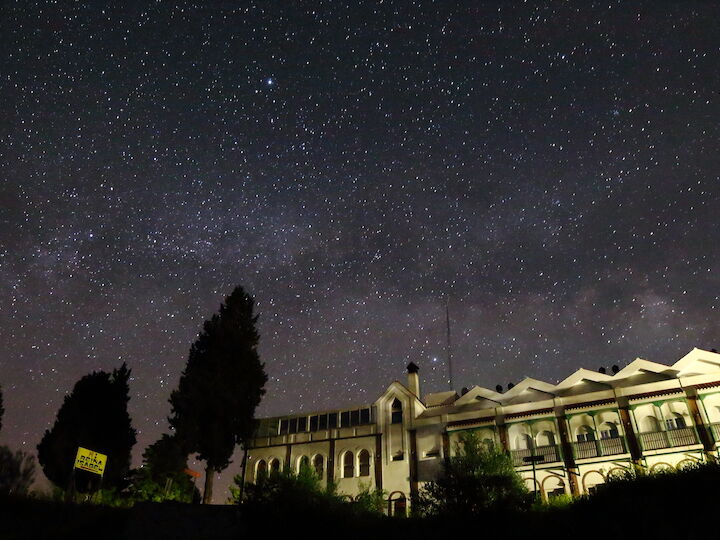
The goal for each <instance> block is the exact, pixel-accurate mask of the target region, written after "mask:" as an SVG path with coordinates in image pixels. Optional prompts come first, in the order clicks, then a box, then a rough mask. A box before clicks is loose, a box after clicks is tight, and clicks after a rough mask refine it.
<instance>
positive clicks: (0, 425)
mask: <svg viewBox="0 0 720 540" xmlns="http://www.w3.org/2000/svg"><path fill="white" fill-rule="evenodd" d="M4 412H5V409H3V400H2V386H0V431H2V417H3V413H4Z"/></svg>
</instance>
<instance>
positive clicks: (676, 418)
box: [665, 413, 686, 429]
mask: <svg viewBox="0 0 720 540" xmlns="http://www.w3.org/2000/svg"><path fill="white" fill-rule="evenodd" d="M685 425H686V424H685V418H683V416H682V415H681V414H678V413H673V416H672V418H668V419H667V420H665V427H667V429H682V428H684V427H685Z"/></svg>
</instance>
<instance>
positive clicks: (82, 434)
mask: <svg viewBox="0 0 720 540" xmlns="http://www.w3.org/2000/svg"><path fill="white" fill-rule="evenodd" d="M129 377H130V370H129V369H128V368H127V366H126V365H125V364H124V363H123V365H122V366H121V367H120V368H119V369H115V370H113V372H112V374H110V373H106V372H104V371H98V372H93V373H91V374H89V375H85V376H84V377H83V378H81V379H80V380H79V381H78V382H77V383H76V384H75V387H74V388H73V391H72V392H71V393H70V394H69V395H67V396H65V400H64V401H63V404H62V406H61V407H60V410H59V411H58V414H57V418H56V420H55V424H54V425H53V427H52V429H50V430H46V431H45V435H44V436H43V438H42V440H41V441H40V444H39V445H38V447H37V449H38V461H39V462H40V466H41V467H42V469H43V471H44V472H45V476H47V477H48V479H49V480H50V481H51V482H52V483H54V484H55V485H56V486H58V487H60V488H62V489H66V488H68V487H69V485H70V480H71V477H72V475H73V474H75V487H76V488H77V489H78V490H79V491H87V490H88V489H90V488H91V487H92V486H93V485H97V475H94V474H93V473H89V472H85V471H81V470H73V464H74V461H75V455H76V453H77V449H78V447H79V446H82V447H83V448H87V449H89V450H93V451H95V452H100V453H102V454H106V455H107V456H108V458H107V463H106V465H105V474H104V477H103V484H104V485H105V486H107V487H122V486H123V485H124V482H125V480H126V478H127V474H128V471H129V469H130V451H131V449H132V447H133V445H134V444H135V441H136V440H135V430H134V429H133V427H132V425H131V422H130V415H128V412H127V403H128V401H129V399H130V398H129V396H128V392H129V388H128V379H129Z"/></svg>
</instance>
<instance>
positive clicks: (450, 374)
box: [445, 296, 454, 390]
mask: <svg viewBox="0 0 720 540" xmlns="http://www.w3.org/2000/svg"><path fill="white" fill-rule="evenodd" d="M445 322H446V324H447V344H446V352H447V363H448V377H449V378H448V383H449V384H450V390H452V389H453V388H454V386H453V369H452V347H451V345H450V300H449V299H448V297H447V296H446V297H445Z"/></svg>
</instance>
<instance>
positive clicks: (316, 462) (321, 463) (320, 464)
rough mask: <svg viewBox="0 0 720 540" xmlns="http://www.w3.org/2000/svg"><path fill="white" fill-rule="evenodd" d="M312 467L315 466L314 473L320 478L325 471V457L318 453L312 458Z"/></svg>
mask: <svg viewBox="0 0 720 540" xmlns="http://www.w3.org/2000/svg"><path fill="white" fill-rule="evenodd" d="M313 467H314V468H315V474H317V475H318V476H319V477H320V478H322V477H323V473H324V472H325V459H324V458H323V457H322V456H321V455H320V454H318V455H317V456H315V457H314V458H313Z"/></svg>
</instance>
